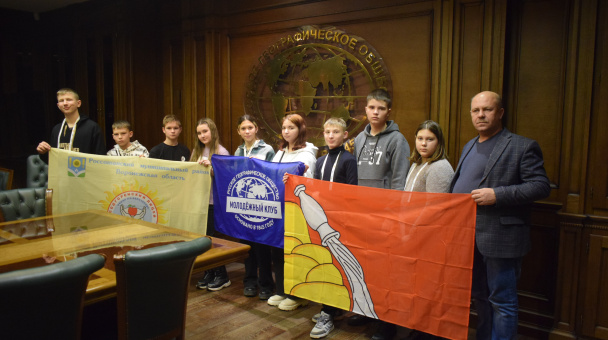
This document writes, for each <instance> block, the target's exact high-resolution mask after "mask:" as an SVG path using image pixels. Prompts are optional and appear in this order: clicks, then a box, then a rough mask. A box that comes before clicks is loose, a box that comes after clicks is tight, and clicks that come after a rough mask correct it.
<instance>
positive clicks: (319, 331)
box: [310, 312, 334, 339]
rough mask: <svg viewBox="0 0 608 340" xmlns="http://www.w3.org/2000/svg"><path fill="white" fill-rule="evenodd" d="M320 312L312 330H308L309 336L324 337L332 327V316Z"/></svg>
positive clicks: (314, 337)
mask: <svg viewBox="0 0 608 340" xmlns="http://www.w3.org/2000/svg"><path fill="white" fill-rule="evenodd" d="M320 314H321V316H319V319H318V320H317V324H316V325H315V327H314V328H313V329H312V331H310V337H311V338H313V339H320V338H324V337H326V336H327V335H328V334H329V332H331V331H332V330H333V329H334V320H333V319H332V317H331V316H330V315H329V314H327V313H325V312H321V313H320Z"/></svg>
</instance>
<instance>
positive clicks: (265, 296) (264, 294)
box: [260, 289, 272, 300]
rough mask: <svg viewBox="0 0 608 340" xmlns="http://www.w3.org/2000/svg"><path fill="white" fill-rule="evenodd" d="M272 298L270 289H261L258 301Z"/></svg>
mask: <svg viewBox="0 0 608 340" xmlns="http://www.w3.org/2000/svg"><path fill="white" fill-rule="evenodd" d="M271 296H272V290H271V289H262V290H261V291H260V300H268V299H269V298H270V297H271Z"/></svg>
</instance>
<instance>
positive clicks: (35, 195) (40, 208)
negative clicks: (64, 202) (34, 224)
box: [0, 188, 51, 222]
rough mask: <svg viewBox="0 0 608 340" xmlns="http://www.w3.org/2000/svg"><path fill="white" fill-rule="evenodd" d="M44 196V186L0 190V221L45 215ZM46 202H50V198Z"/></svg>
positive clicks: (45, 195)
mask: <svg viewBox="0 0 608 340" xmlns="http://www.w3.org/2000/svg"><path fill="white" fill-rule="evenodd" d="M46 197H47V193H46V189H45V188H24V189H13V190H5V191H0V222H7V221H15V220H22V219H26V218H32V217H40V216H45V215H46V214H47V211H46V208H47V206H46V203H47V199H46ZM49 197H50V196H49ZM48 203H49V204H50V203H51V202H50V200H49V202H48ZM49 213H51V212H49Z"/></svg>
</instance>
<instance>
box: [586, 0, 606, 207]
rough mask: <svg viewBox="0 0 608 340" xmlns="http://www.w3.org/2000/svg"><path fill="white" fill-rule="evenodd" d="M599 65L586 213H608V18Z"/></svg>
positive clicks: (601, 11)
mask: <svg viewBox="0 0 608 340" xmlns="http://www.w3.org/2000/svg"><path fill="white" fill-rule="evenodd" d="M597 13H598V18H608V2H607V1H600V2H599V3H598V11H597ZM595 60H596V65H597V66H596V68H595V73H594V81H593V106H592V113H591V115H592V122H591V134H590V149H591V153H590V157H589V164H588V169H589V175H588V178H589V179H590V181H589V182H590V186H591V188H590V190H589V191H588V193H587V195H588V197H587V202H589V203H588V205H587V208H586V212H587V213H589V214H595V215H603V216H608V171H607V170H606V166H605V165H606V163H608V162H607V161H606V158H607V157H606V150H608V134H607V133H606V127H607V126H608V81H607V79H608V20H606V19H603V20H598V29H597V43H596V57H595Z"/></svg>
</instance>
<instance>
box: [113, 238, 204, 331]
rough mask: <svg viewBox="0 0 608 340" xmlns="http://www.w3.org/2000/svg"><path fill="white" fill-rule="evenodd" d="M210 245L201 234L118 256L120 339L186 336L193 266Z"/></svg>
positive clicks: (117, 284)
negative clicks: (193, 237)
mask: <svg viewBox="0 0 608 340" xmlns="http://www.w3.org/2000/svg"><path fill="white" fill-rule="evenodd" d="M209 248H211V239H209V238H208V237H201V238H198V239H195V240H192V241H188V242H179V243H172V244H168V245H163V246H159V247H155V248H150V249H144V250H134V251H129V252H127V253H126V254H125V255H121V256H118V255H116V256H115V257H114V265H115V267H116V290H117V298H116V299H117V308H118V313H117V316H118V339H130V340H134V339H173V338H176V339H183V338H184V333H185V328H186V304H187V300H188V284H189V283H190V274H191V273H192V265H193V264H194V260H195V259H196V257H197V256H198V255H200V254H202V253H204V252H206V251H207V250H209Z"/></svg>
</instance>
